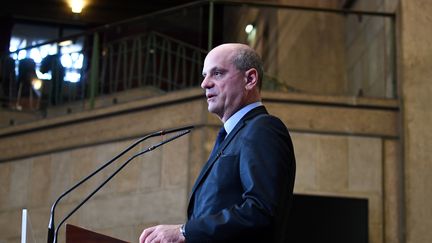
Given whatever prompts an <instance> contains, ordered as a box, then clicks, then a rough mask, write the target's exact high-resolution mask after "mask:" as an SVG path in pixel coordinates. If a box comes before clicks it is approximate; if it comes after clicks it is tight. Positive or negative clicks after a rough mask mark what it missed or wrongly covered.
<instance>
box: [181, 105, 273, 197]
mask: <svg viewBox="0 0 432 243" xmlns="http://www.w3.org/2000/svg"><path fill="white" fill-rule="evenodd" d="M259 114H267V110H266V109H265V107H264V106H259V107H257V108H255V109H253V110H251V111H249V112H248V113H247V114H246V115H245V116H244V117H243V118H242V119H241V120H240V121H239V123H238V124H237V125H236V126H235V127H234V129H233V130H232V131H231V132H230V133H229V134H228V137H226V138H225V140H224V141H223V142H222V144H221V145H220V146H219V149H218V151H217V152H216V153H215V154H214V155H213V156H212V157H211V158H209V159H208V161H207V163H206V164H205V165H204V167H203V169H202V170H201V172H200V174H199V176H198V178H197V179H196V181H195V184H194V186H193V188H192V192H191V194H190V198H189V199H192V197H193V195H194V193H195V191H196V189H197V187H198V185H200V184H201V181H202V180H203V179H204V177H205V175H206V174H207V173H208V171H209V170H210V168H211V167H212V165H213V164H214V163H215V162H216V160H217V159H218V158H219V157H220V156H221V155H222V153H223V151H224V149H225V147H226V146H228V145H229V144H230V143H231V141H232V139H233V138H234V137H235V136H236V135H237V133H238V132H239V131H240V130H241V129H242V128H243V127H244V126H245V124H246V121H247V120H249V119H251V118H253V117H255V116H257V115H259Z"/></svg>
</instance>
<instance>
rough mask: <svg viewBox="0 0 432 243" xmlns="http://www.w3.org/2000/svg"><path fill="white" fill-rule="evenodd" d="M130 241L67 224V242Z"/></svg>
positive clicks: (123, 242) (120, 242) (116, 242)
mask: <svg viewBox="0 0 432 243" xmlns="http://www.w3.org/2000/svg"><path fill="white" fill-rule="evenodd" d="M101 242H103V243H129V242H127V241H122V240H119V239H116V238H113V237H110V236H107V235H103V234H99V233H96V232H93V231H91V230H88V229H84V228H81V227H78V226H75V225H71V224H66V243H101Z"/></svg>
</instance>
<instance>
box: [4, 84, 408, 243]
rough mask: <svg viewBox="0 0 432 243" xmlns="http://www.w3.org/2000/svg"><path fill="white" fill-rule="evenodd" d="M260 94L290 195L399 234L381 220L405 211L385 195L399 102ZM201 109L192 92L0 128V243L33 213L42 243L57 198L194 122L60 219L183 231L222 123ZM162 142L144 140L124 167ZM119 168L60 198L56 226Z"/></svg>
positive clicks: (111, 229) (393, 163) (378, 236)
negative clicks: (286, 144)
mask: <svg viewBox="0 0 432 243" xmlns="http://www.w3.org/2000/svg"><path fill="white" fill-rule="evenodd" d="M263 97H264V103H265V105H266V106H267V108H268V110H269V111H270V113H272V114H275V115H277V116H278V117H280V118H281V119H282V120H283V122H284V123H285V124H286V125H287V126H288V127H289V129H290V130H291V135H292V138H293V142H294V147H295V153H296V157H297V180H296V185H295V192H296V193H300V194H310V195H326V196H342V197H354V198H365V199H367V200H368V206H369V232H370V235H369V239H370V242H372V243H375V242H376V243H377V242H384V238H386V237H387V236H386V235H385V234H387V233H388V232H389V230H390V237H391V236H392V235H394V232H391V228H389V227H390V226H391V225H390V226H388V224H386V223H385V220H386V219H387V218H392V217H398V216H399V214H400V212H399V211H398V207H397V205H398V204H397V201H396V205H395V204H394V202H393V203H391V202H392V201H391V200H392V198H391V196H390V198H388V197H387V196H386V195H387V193H386V192H387V191H391V192H394V191H396V192H398V191H399V189H400V188H399V187H398V186H397V183H396V181H394V180H391V178H392V175H393V174H394V172H392V171H394V168H397V166H398V164H399V159H400V156H399V154H398V152H397V150H396V149H394V147H395V146H398V144H399V135H398V128H397V127H398V122H397V117H398V113H399V112H398V107H397V102H396V101H394V100H380V99H364V98H363V99H352V98H346V97H329V96H313V95H301V94H289V93H276V92H265V93H263ZM206 108H207V106H206V102H205V100H204V99H203V98H202V91H201V90H200V89H193V90H188V91H183V92H177V93H172V94H168V95H163V96H160V97H156V98H153V99H146V100H141V101H135V102H130V103H127V104H121V105H117V106H113V107H110V108H104V109H99V110H95V111H94V112H87V113H86V112H83V113H77V114H71V115H68V116H63V117H60V118H52V119H48V120H45V121H43V122H39V123H34V124H27V125H21V126H16V127H13V128H9V129H2V130H1V131H0V136H1V139H0V148H1V149H2V152H1V153H0V159H1V160H2V161H3V162H2V163H0V185H1V186H0V242H12V243H13V242H19V235H20V220H21V215H20V214H21V209H22V208H27V209H28V210H29V217H30V223H31V232H30V233H31V235H33V236H34V238H35V239H36V241H37V242H45V241H46V232H47V225H48V216H49V208H50V205H51V204H52V203H53V201H54V200H55V198H56V197H57V196H59V195H60V193H61V192H63V191H65V190H66V189H67V188H69V187H70V186H71V185H73V184H74V183H75V182H76V181H78V180H79V179H80V178H82V177H84V176H85V175H87V174H89V173H90V172H91V171H92V170H94V169H95V168H97V167H98V166H100V165H101V163H103V162H105V161H108V160H109V159H110V158H112V157H113V156H114V155H116V154H117V153H119V152H120V151H121V150H123V149H124V148H126V147H127V146H128V145H129V144H131V143H132V142H133V141H135V139H136V138H138V137H141V136H143V135H145V134H147V133H149V132H151V131H155V130H160V129H162V128H171V127H179V126H184V125H195V126H196V128H195V129H194V130H193V132H192V133H191V134H189V135H187V136H185V137H182V138H180V139H178V140H176V141H174V142H173V143H171V144H167V145H165V146H164V147H162V148H159V149H156V150H154V151H152V152H151V153H149V154H146V155H144V156H141V157H139V158H137V159H136V160H135V161H133V162H131V164H129V165H128V166H127V167H125V169H124V170H123V171H122V172H121V173H120V174H118V175H117V176H116V177H115V178H114V179H113V180H112V181H111V182H109V183H108V184H107V185H106V186H105V187H104V188H103V189H102V190H101V191H100V192H98V193H97V194H96V195H95V196H94V198H92V199H91V200H90V201H89V202H88V203H87V204H86V205H85V206H83V207H82V208H81V209H80V210H79V211H77V213H76V214H75V215H74V216H72V217H71V218H70V219H69V220H68V221H67V222H68V223H71V224H75V225H79V226H82V227H85V228H88V229H91V230H94V231H97V232H101V233H105V234H108V235H111V236H114V237H117V238H120V239H124V240H128V241H131V242H135V241H136V240H137V238H138V236H139V234H140V233H141V231H142V229H143V228H144V227H146V226H149V225H154V224H159V223H181V222H183V221H184V220H185V212H186V206H187V201H188V194H189V191H190V189H191V187H192V185H193V183H194V180H195V178H196V177H197V175H198V173H199V171H200V169H201V166H202V164H203V163H204V161H205V160H206V158H207V156H208V154H209V153H210V151H211V149H212V146H213V142H214V139H215V136H216V133H217V130H218V127H219V126H220V121H219V120H218V119H217V118H216V117H215V116H213V115H211V114H209V113H208V112H207V109H206ZM55 138H57V140H55ZM158 141H160V138H154V139H152V140H151V141H148V142H144V143H143V144H142V145H140V146H138V148H137V149H135V150H134V151H131V152H129V153H128V154H127V155H126V156H124V158H127V157H129V156H131V155H132V154H133V153H134V152H137V151H140V150H142V149H143V148H146V147H148V146H149V145H150V144H151V143H154V142H158ZM38 142H39V143H40V144H42V145H38V144H37V143H38ZM122 161H124V160H122ZM118 166H119V164H116V165H115V166H114V165H112V166H109V167H108V168H107V171H104V172H103V173H102V175H99V176H96V177H95V178H94V180H92V181H89V182H88V183H86V184H84V185H83V186H82V187H80V188H79V189H77V191H75V192H73V193H72V194H71V195H70V196H68V197H66V198H65V199H64V201H62V202H61V203H60V204H59V206H58V208H57V211H56V219H57V220H56V222H57V223H59V219H60V218H62V215H64V214H65V213H66V212H67V211H68V210H71V209H72V208H73V207H74V205H76V204H77V203H78V202H79V201H80V200H81V199H82V198H83V197H84V196H85V195H86V194H87V193H89V191H90V190H92V188H94V187H95V186H96V185H97V184H98V183H100V182H101V181H102V180H103V178H106V176H108V175H109V174H110V173H111V172H112V171H113V169H115V168H116V167H118ZM387 174H388V175H389V176H388V177H383V175H387ZM393 177H394V176H393ZM388 178H390V179H388ZM389 202H390V203H389ZM386 229H388V230H386ZM60 236H61V237H60V238H61V239H63V237H64V231H61V232H60Z"/></svg>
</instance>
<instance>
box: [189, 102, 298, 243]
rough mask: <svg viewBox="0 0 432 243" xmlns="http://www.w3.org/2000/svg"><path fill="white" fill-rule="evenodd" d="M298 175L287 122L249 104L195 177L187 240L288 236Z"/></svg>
mask: <svg viewBox="0 0 432 243" xmlns="http://www.w3.org/2000/svg"><path fill="white" fill-rule="evenodd" d="M294 178H295V158H294V151H293V145H292V142H291V138H290V136H289V133H288V130H287V128H286V127H285V125H284V124H283V123H282V122H281V121H280V120H279V119H278V118H276V117H273V116H271V115H269V114H268V113H267V111H266V109H265V108H264V107H262V106H261V107H257V108H255V109H253V110H251V111H250V112H248V113H247V114H246V115H245V116H244V117H243V118H242V119H241V120H240V121H239V123H238V124H237V125H236V127H235V128H234V130H233V131H232V132H231V133H230V134H229V135H228V136H227V137H226V139H225V140H224V142H223V143H222V144H221V146H220V147H219V151H218V153H215V155H213V156H212V157H211V158H209V160H208V161H207V163H206V164H205V165H204V167H203V169H202V171H201V173H200V175H199V176H198V178H197V180H196V182H195V185H194V187H193V189H192V193H191V197H190V201H189V206H188V221H187V222H186V225H185V231H186V242H187V243H190V242H285V241H286V232H287V228H286V227H287V221H288V217H289V210H290V207H291V203H292V197H293V187H294Z"/></svg>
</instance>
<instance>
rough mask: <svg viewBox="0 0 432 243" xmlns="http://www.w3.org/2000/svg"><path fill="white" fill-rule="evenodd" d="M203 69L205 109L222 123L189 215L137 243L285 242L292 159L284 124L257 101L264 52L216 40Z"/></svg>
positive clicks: (150, 232) (145, 233) (155, 229)
mask: <svg viewBox="0 0 432 243" xmlns="http://www.w3.org/2000/svg"><path fill="white" fill-rule="evenodd" d="M203 76H204V80H203V82H202V84H201V87H202V88H203V89H205V91H206V97H207V102H208V110H209V111H210V112H212V113H214V114H216V115H217V116H218V117H219V118H220V119H221V121H222V122H223V123H224V126H223V128H222V129H221V131H220V132H219V135H218V139H217V141H216V144H215V148H214V149H213V152H212V153H211V155H210V158H209V160H208V161H207V163H206V164H205V165H204V167H203V169H202V171H201V173H200V175H199V176H198V178H197V180H196V182H195V185H194V187H193V189H192V193H191V196H190V201H189V206H188V220H187V222H186V223H185V224H183V225H159V226H154V227H151V228H148V229H145V230H144V231H143V233H142V234H141V237H140V242H187V243H189V242H286V240H287V236H286V233H287V224H288V217H289V210H290V206H291V203H292V197H293V187H294V178H295V158H294V151H293V146H292V142H291V138H290V136H289V133H288V130H287V128H286V127H285V125H284V124H283V123H282V122H281V121H280V120H279V119H278V118H276V117H274V116H271V115H269V114H268V113H267V111H266V109H265V107H264V106H263V105H262V103H261V96H260V90H261V83H262V77H263V67H262V62H261V59H260V57H259V56H258V54H257V53H256V52H255V51H254V50H253V49H251V48H250V47H248V46H246V45H243V44H224V45H220V46H218V47H216V48H214V49H213V50H212V51H210V52H209V54H208V55H207V57H206V59H205V61H204V68H203Z"/></svg>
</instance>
